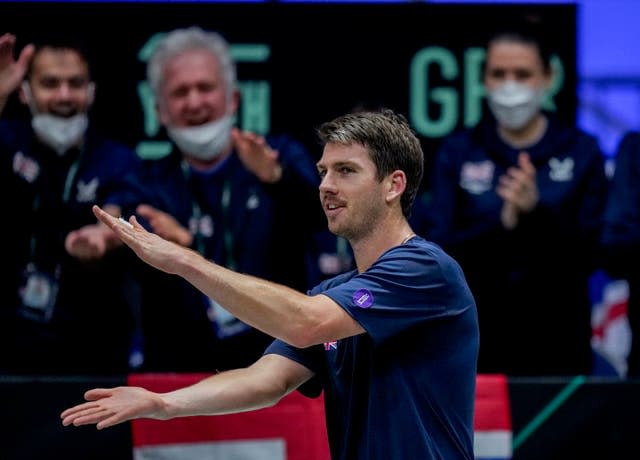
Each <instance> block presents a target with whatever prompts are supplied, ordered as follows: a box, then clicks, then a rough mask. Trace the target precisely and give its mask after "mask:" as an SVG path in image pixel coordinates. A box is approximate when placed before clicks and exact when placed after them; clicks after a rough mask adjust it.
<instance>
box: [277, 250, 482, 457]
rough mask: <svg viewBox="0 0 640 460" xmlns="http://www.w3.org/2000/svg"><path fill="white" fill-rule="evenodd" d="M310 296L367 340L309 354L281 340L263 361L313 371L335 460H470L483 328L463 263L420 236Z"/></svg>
mask: <svg viewBox="0 0 640 460" xmlns="http://www.w3.org/2000/svg"><path fill="white" fill-rule="evenodd" d="M309 294H310V295H316V294H324V295H326V296H328V297H330V298H331V299H333V300H334V301H335V302H336V303H338V305H340V306H341V307H342V308H344V309H345V310H346V311H347V313H349V314H350V315H351V316H352V317H353V318H354V319H355V320H356V321H358V323H360V324H361V325H362V327H363V328H364V329H365V330H366V332H365V333H363V334H360V335H357V336H353V337H348V338H346V339H342V340H338V341H335V342H329V343H326V344H324V346H323V345H318V346H314V347H309V348H307V349H298V348H295V347H293V346H290V345H288V344H286V343H284V342H282V341H279V340H276V341H274V342H273V344H272V345H271V346H270V347H269V348H268V349H267V350H266V351H265V354H269V353H275V354H279V355H282V356H285V357H288V358H290V359H292V360H294V361H296V362H298V363H300V364H302V365H304V366H305V367H307V368H309V369H310V370H312V371H313V372H315V376H314V378H313V379H312V380H311V381H309V382H307V383H305V384H304V385H303V386H302V387H301V388H300V389H299V390H300V391H301V392H303V393H304V394H307V395H309V396H314V395H318V394H319V392H320V390H324V397H325V406H326V407H325V408H326V417H327V429H328V433H329V443H330V448H331V455H332V458H333V459H334V460H354V459H363V460H365V459H366V460H376V459H380V460H388V459H391V458H403V459H404V458H407V459H420V460H427V459H472V458H473V409H474V398H475V379H476V360H477V353H478V321H477V314H476V307H475V303H474V300H473V297H472V294H471V292H470V291H469V288H468V286H467V283H466V281H465V279H464V276H463V273H462V271H461V269H460V267H459V266H458V264H457V263H456V262H455V261H454V260H453V259H452V258H451V257H449V256H448V255H447V254H445V253H444V252H443V251H442V249H440V248H439V247H438V246H437V245H435V244H433V243H430V242H427V241H426V240H424V239H422V238H420V237H414V238H413V239H411V240H410V241H408V242H407V243H405V244H403V245H400V246H397V247H394V248H392V249H390V250H388V251H387V252H385V253H384V254H383V255H382V256H381V257H380V258H379V259H378V260H377V261H376V262H375V263H374V264H373V265H372V266H371V267H370V268H369V269H368V270H367V271H365V272H363V273H357V272H356V271H352V272H348V273H344V274H341V275H338V276H337V277H335V278H333V279H330V280H327V281H324V282H323V283H321V284H320V285H318V286H317V287H316V288H314V289H313V290H311V291H310V293H309Z"/></svg>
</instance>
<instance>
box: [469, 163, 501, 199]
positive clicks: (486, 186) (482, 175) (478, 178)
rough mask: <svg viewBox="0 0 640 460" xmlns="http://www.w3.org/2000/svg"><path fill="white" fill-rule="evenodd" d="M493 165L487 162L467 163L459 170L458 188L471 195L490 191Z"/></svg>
mask: <svg viewBox="0 0 640 460" xmlns="http://www.w3.org/2000/svg"><path fill="white" fill-rule="evenodd" d="M494 170H495V165H494V164H493V162H491V161H489V160H485V161H475V162H473V161H467V162H465V163H463V165H462V168H461V170H460V187H462V188H463V189H464V190H466V191H467V192H469V193H471V194H472V195H480V194H481V193H484V192H486V191H487V190H490V189H491V186H492V184H493V174H494Z"/></svg>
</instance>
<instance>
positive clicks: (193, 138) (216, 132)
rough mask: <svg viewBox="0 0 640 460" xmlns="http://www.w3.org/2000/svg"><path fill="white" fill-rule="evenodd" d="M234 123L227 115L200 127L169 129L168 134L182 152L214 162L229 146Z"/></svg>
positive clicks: (231, 117)
mask: <svg viewBox="0 0 640 460" xmlns="http://www.w3.org/2000/svg"><path fill="white" fill-rule="evenodd" d="M233 122H234V118H233V116H232V115H226V116H224V117H223V118H221V119H219V120H216V121H212V122H211V123H207V124H204V125H200V126H188V127H186V128H171V127H167V134H168V135H169V137H170V138H171V140H173V142H175V143H176V145H177V146H178V148H179V149H180V150H181V151H182V152H184V153H187V154H189V155H191V156H193V157H195V158H197V159H199V160H205V161H207V160H213V159H214V158H216V157H217V156H218V155H220V154H221V153H222V152H223V151H224V149H225V148H227V147H228V146H229V143H230V142H231V128H232V127H233Z"/></svg>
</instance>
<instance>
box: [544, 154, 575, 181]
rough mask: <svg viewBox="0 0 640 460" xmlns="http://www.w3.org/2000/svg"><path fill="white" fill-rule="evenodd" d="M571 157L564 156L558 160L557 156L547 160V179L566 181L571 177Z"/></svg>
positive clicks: (572, 162)
mask: <svg viewBox="0 0 640 460" xmlns="http://www.w3.org/2000/svg"><path fill="white" fill-rule="evenodd" d="M573 166H574V161H573V158H565V159H564V160H558V159H557V158H551V159H550V160H549V168H551V170H550V171H549V179H551V180H552V181H555V182H568V181H570V180H571V179H573Z"/></svg>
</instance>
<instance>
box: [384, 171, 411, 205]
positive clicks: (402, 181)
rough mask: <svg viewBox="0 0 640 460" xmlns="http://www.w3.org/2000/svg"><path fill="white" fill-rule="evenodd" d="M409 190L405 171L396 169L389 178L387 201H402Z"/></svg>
mask: <svg viewBox="0 0 640 460" xmlns="http://www.w3.org/2000/svg"><path fill="white" fill-rule="evenodd" d="M406 188H407V176H406V175H405V173H404V171H401V170H400V169H396V170H395V171H393V172H392V173H391V174H390V175H389V177H388V189H387V201H389V202H390V201H393V200H395V199H398V200H399V199H400V196H402V194H403V193H404V191H405V189H406Z"/></svg>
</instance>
